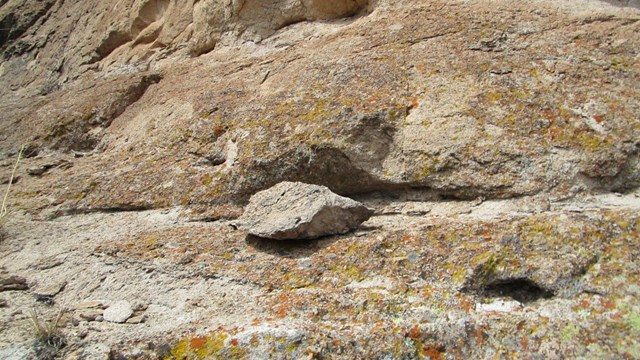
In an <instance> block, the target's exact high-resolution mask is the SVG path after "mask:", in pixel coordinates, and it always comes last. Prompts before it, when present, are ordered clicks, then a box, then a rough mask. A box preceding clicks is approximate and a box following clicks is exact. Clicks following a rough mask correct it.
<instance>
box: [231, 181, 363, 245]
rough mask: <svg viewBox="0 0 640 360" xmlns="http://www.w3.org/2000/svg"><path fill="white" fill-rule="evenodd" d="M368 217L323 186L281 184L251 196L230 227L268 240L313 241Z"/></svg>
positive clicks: (352, 201) (350, 200)
mask: <svg viewBox="0 0 640 360" xmlns="http://www.w3.org/2000/svg"><path fill="white" fill-rule="evenodd" d="M372 214H373V211H372V210H370V209H368V208H367V207H366V206H364V205H362V204H361V203H359V202H357V201H355V200H352V199H349V198H346V197H343V196H340V195H337V194H335V193H334V192H332V191H331V190H329V188H327V187H326V186H319V185H311V184H304V183H301V182H288V181H285V182H281V183H279V184H277V185H275V186H273V187H271V188H269V189H267V190H264V191H260V192H258V193H256V194H254V195H253V196H252V197H251V199H250V200H249V205H247V208H246V210H245V212H244V213H243V214H242V216H241V217H240V218H238V219H237V221H236V222H235V223H234V224H235V226H237V227H238V228H239V229H241V230H244V231H246V232H248V233H249V234H252V235H255V236H259V237H264V238H269V239H276V240H288V239H313V238H318V237H321V236H326V235H335V234H344V233H346V232H348V231H350V230H353V229H355V228H357V227H358V226H359V225H360V224H361V223H362V222H364V221H366V220H367V219H369V217H371V215H372Z"/></svg>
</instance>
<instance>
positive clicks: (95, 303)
mask: <svg viewBox="0 0 640 360" xmlns="http://www.w3.org/2000/svg"><path fill="white" fill-rule="evenodd" d="M75 308H76V309H91V308H100V309H104V308H105V307H104V305H103V303H102V301H100V300H90V301H83V302H81V303H78V304H77V305H76V306H75Z"/></svg>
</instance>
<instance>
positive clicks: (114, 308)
mask: <svg viewBox="0 0 640 360" xmlns="http://www.w3.org/2000/svg"><path fill="white" fill-rule="evenodd" d="M131 315H133V308H132V307H131V304H130V303H129V302H128V301H126V300H123V301H117V302H115V303H114V304H113V305H111V306H109V307H108V308H107V309H106V310H105V311H104V313H103V314H102V316H103V317H104V319H105V320H106V321H110V322H115V323H123V322H125V321H127V319H129V318H130V317H131Z"/></svg>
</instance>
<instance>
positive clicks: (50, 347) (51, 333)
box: [29, 309, 67, 360]
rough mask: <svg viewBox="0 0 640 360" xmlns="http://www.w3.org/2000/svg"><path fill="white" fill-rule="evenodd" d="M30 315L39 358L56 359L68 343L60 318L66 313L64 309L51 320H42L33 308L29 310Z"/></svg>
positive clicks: (40, 359)
mask: <svg viewBox="0 0 640 360" xmlns="http://www.w3.org/2000/svg"><path fill="white" fill-rule="evenodd" d="M29 315H30V317H29V322H30V324H31V328H32V329H33V337H34V343H33V346H34V349H35V352H36V355H37V357H38V359H39V360H48V359H54V358H55V357H56V354H57V353H58V351H59V350H60V349H62V348H63V347H65V345H66V344H67V342H66V340H65V338H64V336H63V335H62V334H61V332H60V320H61V319H62V316H63V315H64V309H61V310H60V312H58V315H57V316H56V318H55V319H53V320H51V321H50V322H47V321H41V320H40V319H39V318H38V314H37V313H36V312H35V310H33V309H31V310H30V311H29Z"/></svg>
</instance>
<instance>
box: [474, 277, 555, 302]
mask: <svg viewBox="0 0 640 360" xmlns="http://www.w3.org/2000/svg"><path fill="white" fill-rule="evenodd" d="M479 293H480V294H482V295H483V296H485V297H490V298H491V297H510V298H512V299H514V300H516V301H519V302H521V303H523V304H526V303H531V302H534V301H537V300H540V299H549V298H552V297H553V296H554V295H555V294H554V293H553V292H552V291H549V290H547V289H545V288H543V287H541V286H539V285H538V284H536V283H535V282H534V281H531V280H530V279H527V278H517V279H501V280H496V281H493V282H491V283H489V284H487V285H485V286H483V287H482V288H481V289H480V291H479Z"/></svg>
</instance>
